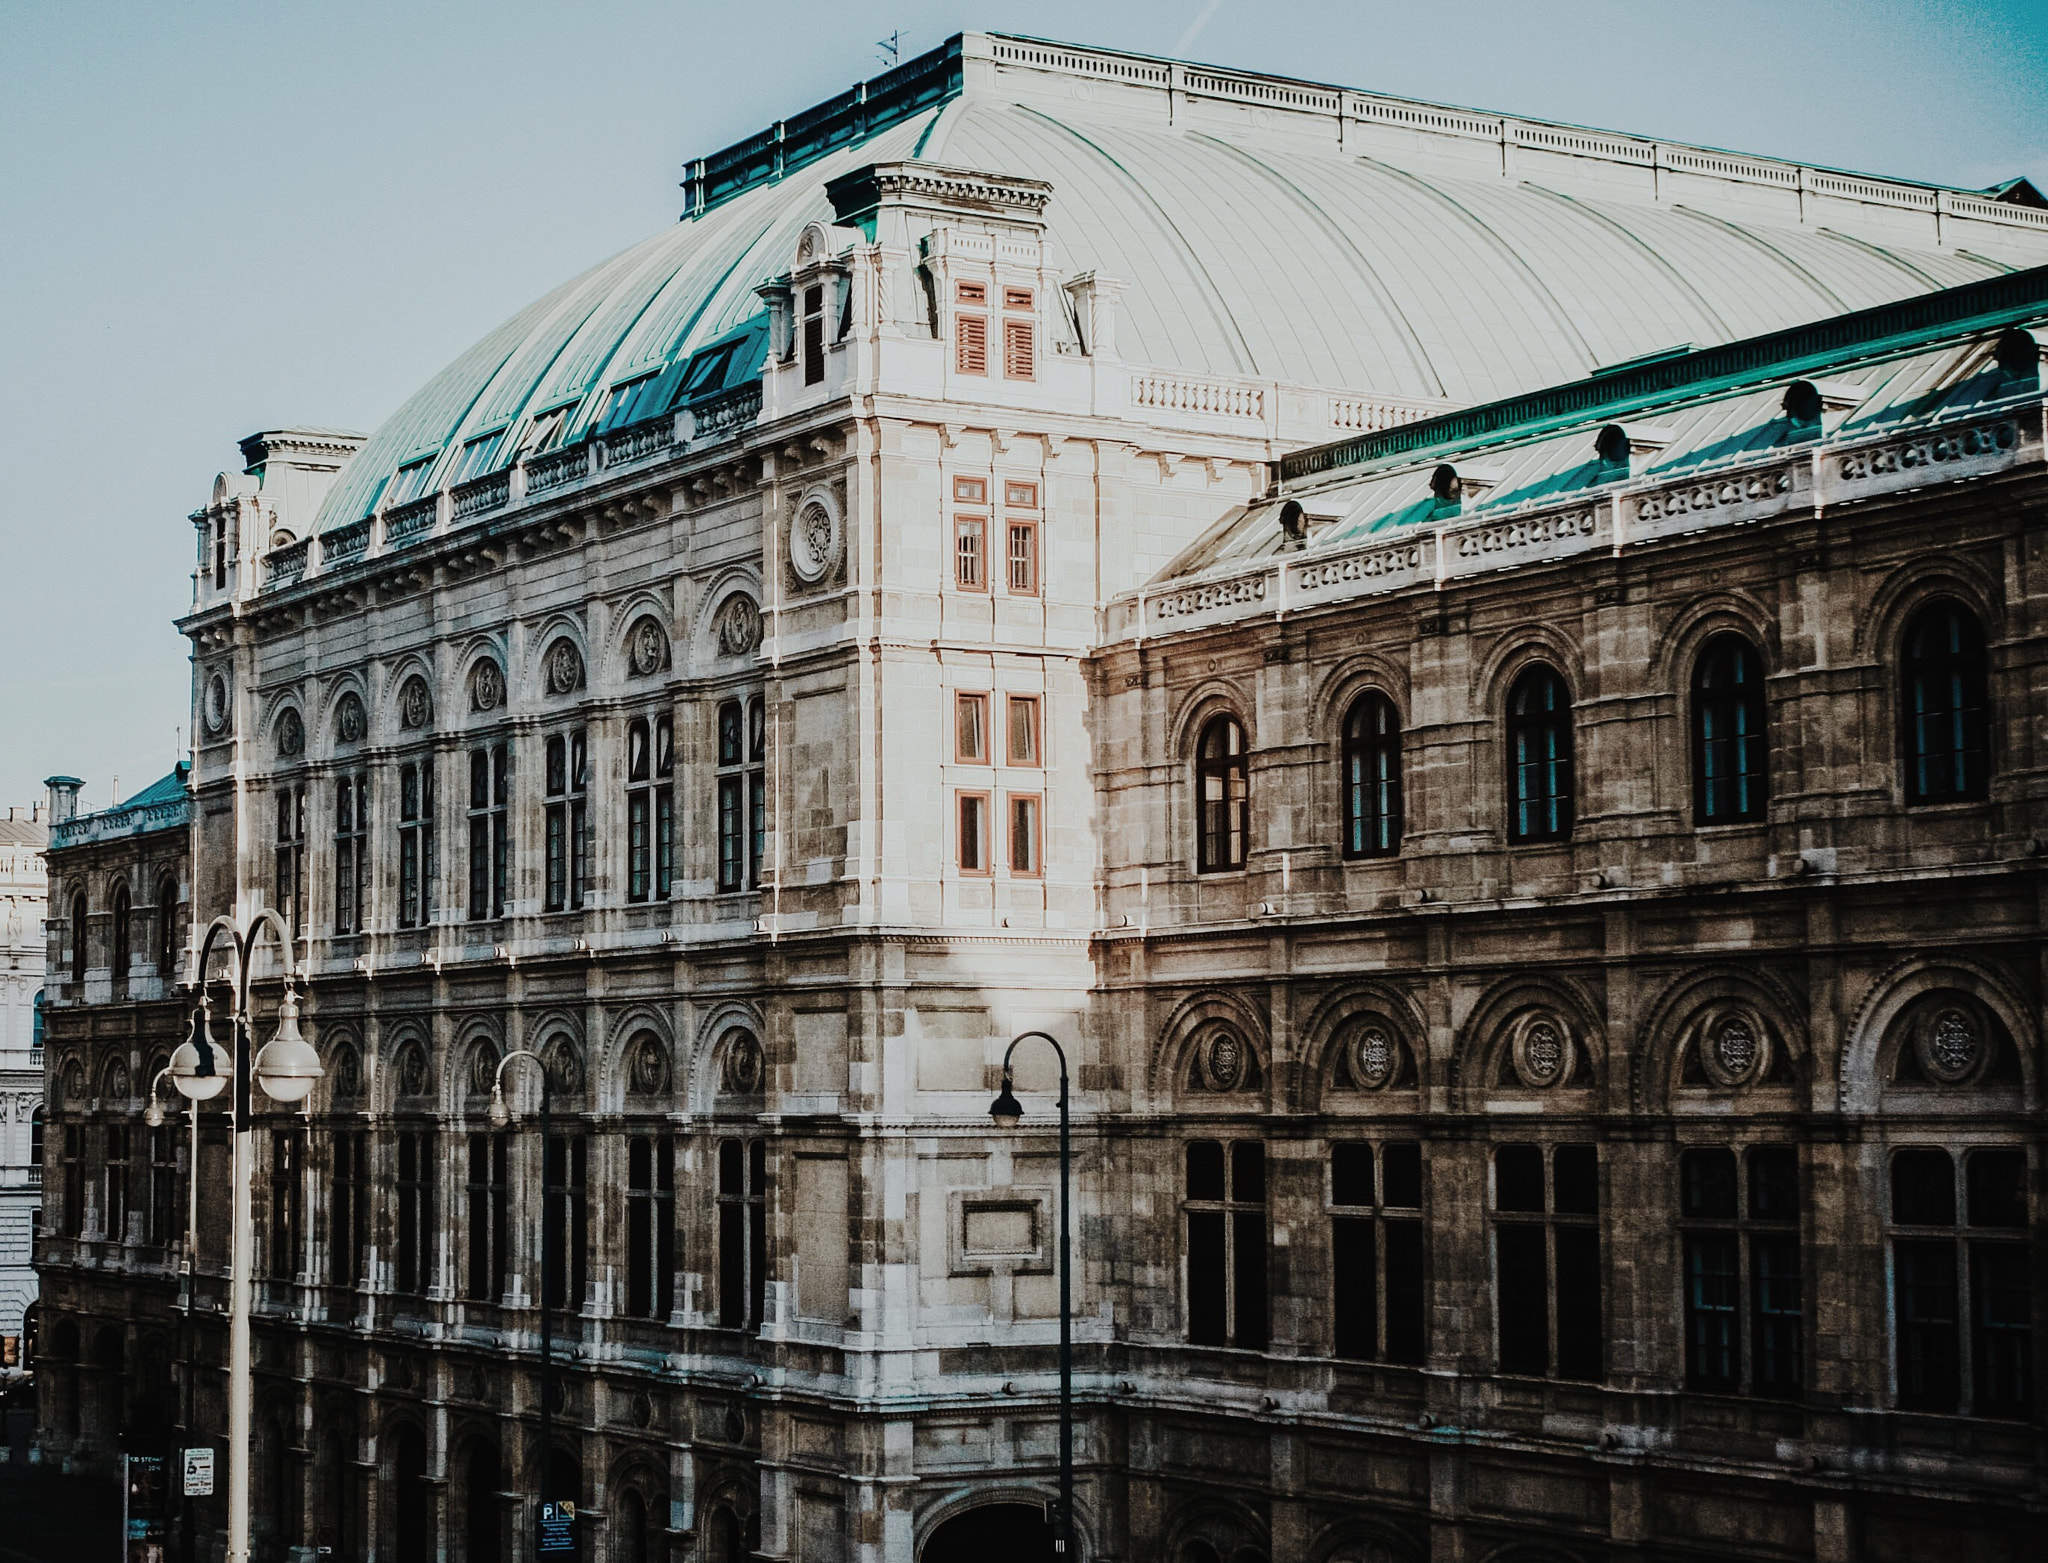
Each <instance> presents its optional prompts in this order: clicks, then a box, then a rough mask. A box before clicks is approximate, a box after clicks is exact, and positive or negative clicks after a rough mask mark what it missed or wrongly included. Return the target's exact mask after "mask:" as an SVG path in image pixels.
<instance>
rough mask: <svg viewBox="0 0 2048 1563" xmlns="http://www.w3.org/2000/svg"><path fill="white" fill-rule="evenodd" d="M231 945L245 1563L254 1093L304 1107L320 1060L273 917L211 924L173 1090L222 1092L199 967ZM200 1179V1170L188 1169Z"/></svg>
mask: <svg viewBox="0 0 2048 1563" xmlns="http://www.w3.org/2000/svg"><path fill="white" fill-rule="evenodd" d="M265 928H268V929H270V931H271V932H272V933H274V934H275V935H276V936H277V942H278V945H279V946H280V948H281V949H282V951H283V955H284V964H285V989H284V998H283V1001H282V1002H281V1003H280V1004H279V1005H278V1013H277V1034H276V1035H275V1036H274V1037H272V1038H271V1039H270V1041H269V1042H268V1043H266V1044H265V1045H264V1047H263V1049H262V1056H261V1057H260V1058H259V1057H257V1056H256V1055H255V1053H254V1051H253V1050H252V1043H253V1041H254V1037H253V1035H252V1028H251V1026H250V1022H249V979H250V974H251V971H252V969H253V967H254V965H255V954H256V946H257V943H258V941H259V940H260V939H261V937H262V934H263V931H264V929H265ZM222 935H225V936H226V937H227V939H228V940H229V947H230V953H231V954H232V956H233V959H234V970H233V972H232V974H231V976H230V980H229V985H228V987H229V995H230V998H231V1000H232V1003H233V1009H232V1010H231V1011H230V1014H229V1019H230V1020H231V1021H232V1022H233V1029H234V1041H233V1044H232V1048H233V1056H232V1059H231V1060H230V1061H231V1062H232V1065H233V1068H234V1087H235V1091H234V1097H233V1099H232V1108H233V1113H234V1127H235V1159H234V1171H233V1175H232V1177H231V1179H230V1181H231V1182H232V1184H233V1186H234V1189H233V1192H234V1204H235V1208H234V1238H233V1243H232V1246H231V1253H232V1255H233V1257H232V1260H231V1264H230V1278H229V1283H228V1295H229V1304H228V1550H227V1563H248V1557H249V1414H250V1400H251V1396H252V1394H253V1389H252V1385H251V1374H250V1354H249V1308H250V1272H251V1265H252V1262H253V1260H254V1257H255V1253H254V1251H255V1246H256V1217H255V1210H254V1205H253V1200H252V1195H251V1192H250V1177H251V1175H252V1174H253V1172H254V1170H255V1167H254V1160H255V1143H256V1123H255V1114H254V1112H253V1110H252V1102H251V1097H252V1091H251V1084H252V1082H254V1083H260V1084H261V1085H262V1087H263V1090H264V1094H265V1095H267V1096H269V1097H271V1098H272V1099H273V1100H275V1101H279V1102H285V1103H292V1102H300V1101H304V1100H305V1098H306V1096H307V1094H308V1093H309V1092H311V1091H312V1089H313V1086H314V1084H315V1083H316V1082H317V1081H318V1080H319V1078H320V1076H321V1074H322V1072H323V1071H322V1070H321V1068H320V1055H319V1054H318V1053H316V1052H314V1051H313V1047H312V1044H310V1043H309V1042H307V1041H306V1039H305V1038H304V1037H302V1036H301V1035H299V1000H298V994H297V992H296V991H295V990H294V988H293V986H292V972H293V961H292V932H291V929H290V928H288V927H287V926H286V925H285V923H284V920H283V919H282V918H280V917H279V916H278V915H277V913H275V912H273V911H271V910H270V909H269V908H268V907H264V908H262V909H261V910H259V911H257V912H256V913H255V915H254V916H252V917H250V918H249V919H248V920H247V921H246V922H244V923H241V924H237V923H236V922H235V921H234V920H233V919H232V918H228V917H225V916H223V917H216V918H215V919H214V920H213V921H212V922H211V923H210V924H208V925H207V929H206V938H205V941H204V942H203V943H202V944H201V945H200V946H199V961H198V964H197V966H196V967H195V968H194V976H195V978H196V979H197V981H196V984H195V985H196V986H197V988H198V989H199V1005H198V1007H197V1008H196V1009H194V1010H193V1012H192V1035H191V1037H190V1039H189V1040H187V1041H186V1042H184V1043H182V1044H180V1046H179V1048H178V1051H177V1052H176V1053H174V1054H173V1055H172V1056H171V1083H172V1084H173V1085H175V1086H176V1087H177V1088H178V1090H179V1092H180V1093H181V1094H182V1095H184V1096H185V1097H186V1098H188V1099H189V1100H191V1101H193V1102H195V1103H196V1102H202V1101H205V1100H207V1099H208V1098H210V1097H214V1096H218V1095H219V1094H220V1092H221V1088H222V1087H223V1086H224V1085H226V1084H227V1077H226V1076H224V1075H223V1074H222V1073H221V1071H220V1068H219V1061H218V1060H217V1058H216V1054H217V1053H218V1052H219V1051H220V1049H219V1046H218V1044H217V1043H215V1041H214V1040H213V1011H212V1006H211V1003H210V1001H209V1000H208V998H207V996H206V963H207V960H208V958H209V957H210V956H211V955H212V953H213V946H214V941H215V940H216V939H218V938H220V937H221V936H222ZM193 1170H194V1174H195V1176H196V1174H197V1170H198V1169H197V1168H196V1167H195V1168H194V1169H193Z"/></svg>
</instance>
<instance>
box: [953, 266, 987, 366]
mask: <svg viewBox="0 0 2048 1563" xmlns="http://www.w3.org/2000/svg"><path fill="white" fill-rule="evenodd" d="M953 297H954V301H955V302H956V303H957V304H959V305H961V306H962V309H961V312H960V313H958V314H956V315H954V317H953V346H954V354H953V367H954V369H955V370H956V371H957V372H959V373H960V374H987V373H988V316H987V315H985V314H981V313H979V311H981V310H984V309H986V308H987V307H988V289H987V288H986V287H985V286H984V285H983V284H981V283H979V282H962V283H959V284H957V285H956V286H955V288H954V293H953Z"/></svg>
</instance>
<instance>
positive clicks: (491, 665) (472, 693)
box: [469, 657, 505, 711]
mask: <svg viewBox="0 0 2048 1563" xmlns="http://www.w3.org/2000/svg"><path fill="white" fill-rule="evenodd" d="M504 703H505V674H504V670H503V669H501V668H500V667H499V666H498V664H497V663H495V662H493V661H491V660H490V658H488V657H486V658H485V659H484V660H483V661H481V662H479V663H478V664H477V665H476V671H475V672H473V673H471V674H470V675H469V708H470V710H472V711H495V710H497V709H498V707H499V706H501V705H503V704H504Z"/></svg>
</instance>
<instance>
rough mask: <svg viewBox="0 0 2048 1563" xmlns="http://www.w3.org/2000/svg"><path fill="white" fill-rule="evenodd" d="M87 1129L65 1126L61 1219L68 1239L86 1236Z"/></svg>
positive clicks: (70, 1124) (61, 1158) (62, 1155)
mask: <svg viewBox="0 0 2048 1563" xmlns="http://www.w3.org/2000/svg"><path fill="white" fill-rule="evenodd" d="M84 1139H85V1129H84V1128H83V1126H81V1125H79V1124H75V1123H67V1124H66V1125H64V1145H63V1150H62V1152H61V1155H60V1158H59V1160H60V1169H59V1170H60V1171H61V1172H62V1173H63V1177H64V1210H63V1214H62V1216H61V1217H60V1218H59V1219H60V1221H61V1223H62V1227H63V1234H64V1236H66V1237H83V1236H84V1235H85V1146H84V1143H83V1142H84Z"/></svg>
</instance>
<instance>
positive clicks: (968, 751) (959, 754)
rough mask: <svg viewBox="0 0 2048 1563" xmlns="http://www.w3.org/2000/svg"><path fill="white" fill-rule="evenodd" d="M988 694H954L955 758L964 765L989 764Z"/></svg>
mask: <svg viewBox="0 0 2048 1563" xmlns="http://www.w3.org/2000/svg"><path fill="white" fill-rule="evenodd" d="M988 753H989V750H988V696H987V695H970V694H956V695H954V696H953V758H954V759H955V760H957V761H959V762H960V763H961V764H962V765H986V764H988Z"/></svg>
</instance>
